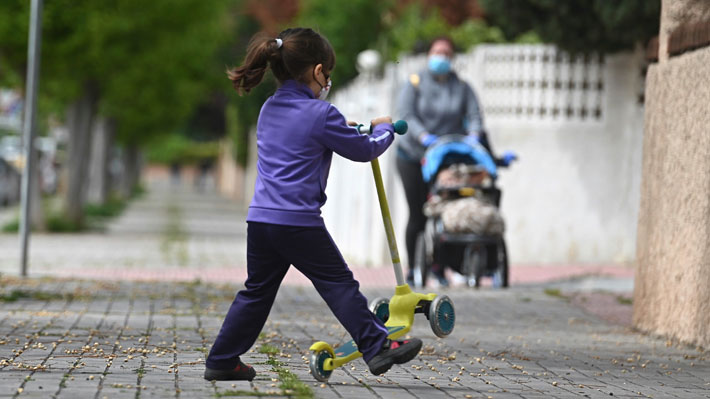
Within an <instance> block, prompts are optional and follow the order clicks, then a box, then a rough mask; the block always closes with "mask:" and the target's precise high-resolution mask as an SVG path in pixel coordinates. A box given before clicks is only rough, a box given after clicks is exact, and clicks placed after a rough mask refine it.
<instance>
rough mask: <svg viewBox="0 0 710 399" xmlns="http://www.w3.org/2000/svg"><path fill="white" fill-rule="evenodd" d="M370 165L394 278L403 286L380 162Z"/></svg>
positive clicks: (371, 162)
mask: <svg viewBox="0 0 710 399" xmlns="http://www.w3.org/2000/svg"><path fill="white" fill-rule="evenodd" d="M370 164H371V165H372V174H373V175H374V177H375V187H376V188H377V198H378V199H379V200H380V211H382V222H384V224H385V233H386V234H387V243H388V244H389V247H390V256H391V257H392V266H393V267H394V277H395V279H396V280H397V285H398V286H400V285H405V282H404V275H403V274H402V264H401V263H400V260H399V250H398V249H397V239H396V238H395V236H394V228H393V227H392V217H391V216H390V208H389V205H388V204H387V195H386V194H385V187H384V184H383V183H382V172H381V171H380V162H379V161H378V159H377V158H375V159H373V160H372V161H370Z"/></svg>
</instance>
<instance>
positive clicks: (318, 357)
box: [308, 349, 333, 382]
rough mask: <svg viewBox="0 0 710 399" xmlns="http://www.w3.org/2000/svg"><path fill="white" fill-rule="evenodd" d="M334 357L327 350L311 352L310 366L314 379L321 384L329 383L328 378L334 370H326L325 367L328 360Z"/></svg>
mask: <svg viewBox="0 0 710 399" xmlns="http://www.w3.org/2000/svg"><path fill="white" fill-rule="evenodd" d="M332 357H333V355H332V354H331V353H330V352H329V351H327V350H325V349H323V350H320V351H312V352H311V359H310V362H309V364H308V366H309V367H310V368H311V375H313V378H315V379H316V380H318V381H320V382H328V378H330V375H331V374H333V370H324V369H323V365H324V364H325V360H326V359H331V358H332Z"/></svg>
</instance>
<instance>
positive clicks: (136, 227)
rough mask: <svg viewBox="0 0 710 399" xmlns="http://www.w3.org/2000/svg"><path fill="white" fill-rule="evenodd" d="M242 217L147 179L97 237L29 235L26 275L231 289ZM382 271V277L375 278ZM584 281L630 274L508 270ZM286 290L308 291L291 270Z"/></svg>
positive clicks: (593, 268) (524, 277)
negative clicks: (199, 282)
mask: <svg viewBox="0 0 710 399" xmlns="http://www.w3.org/2000/svg"><path fill="white" fill-rule="evenodd" d="M245 218H246V214H245V212H244V210H243V209H242V208H240V207H239V206H238V205H236V204H234V203H233V202H230V201H228V200H226V199H224V198H222V197H220V196H218V195H216V194H215V193H214V192H213V191H209V190H207V191H205V192H198V191H195V190H194V188H193V187H192V186H190V185H184V186H178V187H175V186H171V185H170V184H169V181H167V180H154V181H152V182H151V183H150V185H149V190H148V192H147V194H146V195H145V196H143V197H141V198H139V199H137V200H135V201H133V202H131V204H130V206H129V207H128V209H126V211H125V212H124V213H123V215H121V217H119V218H118V219H117V220H116V221H114V222H112V223H111V224H110V225H109V226H108V228H107V230H106V231H105V232H89V233H83V234H33V235H32V238H31V241H30V266H29V270H30V274H31V276H35V277H37V276H54V277H73V278H83V279H101V280H107V281H116V280H133V281H140V280H144V281H145V280H149V281H183V282H189V281H193V280H195V279H200V280H202V281H206V282H217V283H220V282H232V283H235V284H239V283H241V282H242V281H244V278H245V277H246V266H245V260H246V244H245V243H246V239H245V238H246V223H245ZM18 264H19V239H18V236H17V234H1V233H0V273H4V274H8V275H17V274H18V268H19V266H18ZM350 266H351V268H352V269H353V273H354V274H355V276H356V278H357V279H358V280H360V281H361V282H362V283H363V285H365V286H368V287H392V286H393V285H394V274H393V273H391V272H390V271H391V265H389V264H387V265H382V266H380V267H366V266H363V265H357V264H351V265H350ZM383 271H384V272H383ZM588 275H595V276H596V275H607V276H613V277H616V278H623V279H631V278H632V277H633V270H632V269H630V268H627V267H623V266H615V265H544V266H539V265H512V266H511V277H510V278H511V284H513V285H519V284H540V283H546V282H549V281H552V280H559V279H568V278H573V277H580V276H588ZM285 283H286V284H292V285H310V282H309V281H308V280H307V279H305V278H304V277H303V276H302V275H300V274H299V273H297V272H290V273H289V274H288V275H287V276H286V279H285Z"/></svg>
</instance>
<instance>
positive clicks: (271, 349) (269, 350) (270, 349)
mask: <svg viewBox="0 0 710 399" xmlns="http://www.w3.org/2000/svg"><path fill="white" fill-rule="evenodd" d="M279 352H280V351H279V348H277V347H275V346H273V345H269V344H261V346H260V347H259V353H266V354H267V355H269V356H273V355H278V354H279Z"/></svg>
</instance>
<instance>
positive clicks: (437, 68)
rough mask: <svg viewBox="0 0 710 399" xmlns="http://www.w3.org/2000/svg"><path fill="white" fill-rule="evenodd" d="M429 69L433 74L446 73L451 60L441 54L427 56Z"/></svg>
mask: <svg viewBox="0 0 710 399" xmlns="http://www.w3.org/2000/svg"><path fill="white" fill-rule="evenodd" d="M429 70H430V71H431V73H433V74H434V75H446V74H447V73H449V72H451V60H449V58H448V57H446V56H443V55H436V54H435V55H432V56H431V57H429Z"/></svg>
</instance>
